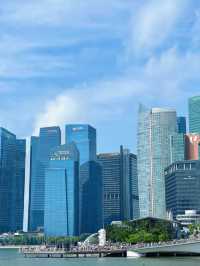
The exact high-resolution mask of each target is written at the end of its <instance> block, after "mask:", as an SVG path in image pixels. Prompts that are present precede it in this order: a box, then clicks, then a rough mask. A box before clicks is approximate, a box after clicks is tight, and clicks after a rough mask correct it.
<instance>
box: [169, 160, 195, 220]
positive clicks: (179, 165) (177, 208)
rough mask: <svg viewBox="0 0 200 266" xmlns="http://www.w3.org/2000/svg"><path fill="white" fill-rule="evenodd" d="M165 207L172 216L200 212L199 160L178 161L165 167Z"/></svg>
mask: <svg viewBox="0 0 200 266" xmlns="http://www.w3.org/2000/svg"><path fill="white" fill-rule="evenodd" d="M165 191H166V208H167V211H171V212H172V214H173V217H174V218H176V216H177V215H179V214H185V211H186V210H197V211H198V212H200V197H199V195H200V161H180V162H176V163H173V164H171V165H170V166H169V167H167V168H166V169H165Z"/></svg>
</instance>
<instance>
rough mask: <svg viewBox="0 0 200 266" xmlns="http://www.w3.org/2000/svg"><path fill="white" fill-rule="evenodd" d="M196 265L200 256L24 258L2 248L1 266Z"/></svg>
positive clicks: (199, 260)
mask: <svg viewBox="0 0 200 266" xmlns="http://www.w3.org/2000/svg"><path fill="white" fill-rule="evenodd" d="M186 265H187V266H196V265H198V266H199V265H200V257H184V258H183V257H178V258H175V257H171V258H153V259H151V258H139V259H134V258H101V259H99V258H98V259H97V258H80V259H75V258H74V259H46V258H45V259H33V258H24V257H23V256H22V255H21V254H19V253H18V251H17V250H7V249H5V250H0V266H186Z"/></svg>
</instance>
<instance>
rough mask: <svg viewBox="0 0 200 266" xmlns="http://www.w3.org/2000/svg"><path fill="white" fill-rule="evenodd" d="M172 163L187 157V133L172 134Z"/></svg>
mask: <svg viewBox="0 0 200 266" xmlns="http://www.w3.org/2000/svg"><path fill="white" fill-rule="evenodd" d="M170 155H171V160H170V163H174V162H176V161H183V160H184V159H185V134H182V133H174V134H173V135H171V136H170Z"/></svg>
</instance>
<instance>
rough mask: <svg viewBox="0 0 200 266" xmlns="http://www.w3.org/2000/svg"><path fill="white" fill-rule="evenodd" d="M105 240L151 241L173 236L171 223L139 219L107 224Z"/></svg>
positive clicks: (168, 238) (164, 239) (165, 239)
mask: <svg viewBox="0 0 200 266" xmlns="http://www.w3.org/2000/svg"><path fill="white" fill-rule="evenodd" d="M106 231H107V240H110V241H112V242H127V243H131V244H136V243H141V242H142V243H151V242H159V241H167V240H171V239H172V238H173V228H172V224H171V223H170V222H168V221H165V220H152V219H141V220H138V221H129V222H127V221H126V222H123V223H122V225H121V226H119V225H109V226H108V227H107V228H106Z"/></svg>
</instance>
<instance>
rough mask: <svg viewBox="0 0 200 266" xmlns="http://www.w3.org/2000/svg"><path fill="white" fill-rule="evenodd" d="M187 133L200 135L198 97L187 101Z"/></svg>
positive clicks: (199, 104)
mask: <svg viewBox="0 0 200 266" xmlns="http://www.w3.org/2000/svg"><path fill="white" fill-rule="evenodd" d="M189 132H190V133H199V134H200V96H194V97H192V98H190V99H189Z"/></svg>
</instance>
